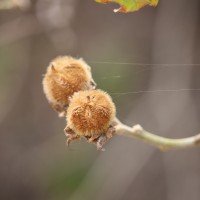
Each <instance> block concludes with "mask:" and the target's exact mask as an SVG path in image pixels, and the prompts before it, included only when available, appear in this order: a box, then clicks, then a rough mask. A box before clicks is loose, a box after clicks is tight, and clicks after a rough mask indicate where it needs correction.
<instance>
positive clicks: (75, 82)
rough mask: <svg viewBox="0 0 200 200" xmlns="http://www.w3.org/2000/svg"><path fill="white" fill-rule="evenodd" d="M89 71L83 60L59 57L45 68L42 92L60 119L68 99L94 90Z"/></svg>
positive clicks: (64, 111)
mask: <svg viewBox="0 0 200 200" xmlns="http://www.w3.org/2000/svg"><path fill="white" fill-rule="evenodd" d="M95 86H96V84H95V82H94V80H93V79H92V75H91V69H90V66H88V65H87V64H86V63H85V61H84V60H83V59H81V58H80V59H75V58H72V57H70V56H60V57H57V58H56V59H54V60H53V61H52V62H51V63H50V64H49V66H48V67H47V72H46V74H45V75H44V78H43V90H44V93H45V95H46V98H47V100H48V102H49V104H50V105H51V106H52V108H53V109H54V110H56V111H57V112H58V113H59V116H60V117H62V116H64V115H65V113H66V109H67V106H68V104H69V98H70V97H71V96H72V95H73V94H74V93H75V92H78V91H81V90H90V89H94V88H95Z"/></svg>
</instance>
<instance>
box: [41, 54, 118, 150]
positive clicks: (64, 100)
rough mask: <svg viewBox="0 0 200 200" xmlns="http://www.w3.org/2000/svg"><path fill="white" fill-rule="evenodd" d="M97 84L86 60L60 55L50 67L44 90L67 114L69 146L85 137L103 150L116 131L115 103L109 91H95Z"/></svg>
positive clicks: (59, 109)
mask: <svg viewBox="0 0 200 200" xmlns="http://www.w3.org/2000/svg"><path fill="white" fill-rule="evenodd" d="M95 86H96V84H95V82H94V81H93V79H92V75H91V70H90V67H89V66H88V65H87V64H86V63H85V62H84V61H83V60H82V59H75V58H72V57H69V56H63V57H58V58H56V59H54V60H53V61H52V62H51V63H50V65H49V66H48V68H47V72H46V74H45V76H44V79H43V89H44V93H45V95H46V97H47V100H48V102H49V103H50V105H51V106H52V108H53V109H54V110H56V111H57V112H58V113H59V116H66V119H67V126H66V128H65V129H64V131H65V134H66V136H67V145H69V144H70V142H71V141H73V140H77V139H79V138H85V139H86V140H87V141H88V142H90V143H93V144H95V145H96V146H97V149H101V150H102V149H103V145H104V144H105V143H106V142H107V141H108V140H109V139H110V138H111V137H112V135H113V133H114V131H115V130H114V128H113V126H112V123H113V120H114V118H115V115H116V109H115V105H114V103H113V101H112V99H111V97H110V96H109V95H108V94H107V93H106V92H104V91H102V90H99V89H98V90H95Z"/></svg>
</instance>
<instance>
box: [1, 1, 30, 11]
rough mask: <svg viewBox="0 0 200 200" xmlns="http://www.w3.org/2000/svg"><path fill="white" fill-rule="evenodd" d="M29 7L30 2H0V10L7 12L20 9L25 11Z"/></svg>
mask: <svg viewBox="0 0 200 200" xmlns="http://www.w3.org/2000/svg"><path fill="white" fill-rule="evenodd" d="M30 6H31V2H30V0H1V2H0V9H2V10H4V9H5V10H7V9H13V8H20V9H22V10H26V9H28V8H29V7H30Z"/></svg>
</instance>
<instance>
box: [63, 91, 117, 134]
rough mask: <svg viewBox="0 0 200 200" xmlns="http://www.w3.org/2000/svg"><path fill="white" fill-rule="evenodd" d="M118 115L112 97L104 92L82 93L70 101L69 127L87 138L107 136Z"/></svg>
mask: <svg viewBox="0 0 200 200" xmlns="http://www.w3.org/2000/svg"><path fill="white" fill-rule="evenodd" d="M115 115H116V109H115V105H114V103H113V102H112V99H111V97H110V96H109V95H108V94H107V93H106V92H104V91H102V90H90V91H80V92H77V93H75V94H74V95H73V97H72V99H71V100H70V104H69V108H68V112H67V121H68V127H69V128H70V129H72V130H73V131H74V132H75V133H76V134H78V135H80V136H85V137H87V136H88V137H94V136H97V137H98V136H101V134H106V131H107V130H108V128H109V126H110V125H111V122H112V121H113V119H114V117H115Z"/></svg>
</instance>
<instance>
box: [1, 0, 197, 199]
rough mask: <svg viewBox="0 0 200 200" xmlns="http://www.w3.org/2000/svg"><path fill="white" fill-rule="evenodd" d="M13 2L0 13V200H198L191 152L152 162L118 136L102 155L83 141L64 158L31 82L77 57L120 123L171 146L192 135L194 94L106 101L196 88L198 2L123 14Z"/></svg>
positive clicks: (89, 4)
mask: <svg viewBox="0 0 200 200" xmlns="http://www.w3.org/2000/svg"><path fill="white" fill-rule="evenodd" d="M4 1H8V0H4ZM10 1H11V0H10ZM15 1H16V2H18V3H19V7H18V8H10V9H8V8H7V9H5V8H2V9H1V10H0V106H1V107H0V199H1V200H36V199H37V200H66V199H67V200H93V199H96V200H102V199H104V200H124V199H126V200H129V199H130V200H160V199H162V200H189V199H191V200H199V199H200V156H199V155H200V149H187V150H182V151H170V152H160V151H159V150H157V149H155V148H154V147H152V146H149V145H147V144H144V143H142V142H141V141H138V140H131V139H129V138H125V137H120V136H115V137H114V138H113V139H112V140H111V141H110V142H109V144H107V145H106V152H99V151H96V149H95V147H94V146H93V145H91V144H88V143H86V142H85V141H80V142H77V143H74V144H72V149H68V148H66V146H65V136H64V133H63V128H64V127H65V123H66V122H65V119H60V118H58V117H57V114H56V113H55V112H54V111H53V110H52V109H51V108H50V106H49V105H48V103H47V101H46V99H45V96H44V94H43V91H42V84H41V81H42V74H44V73H45V70H46V66H47V65H48V63H49V62H50V61H51V59H53V58H54V57H56V56H58V55H72V56H75V57H83V58H84V59H85V60H86V61H87V62H88V63H89V64H90V65H91V67H92V72H93V76H94V79H95V81H96V82H97V84H98V88H101V89H103V90H105V91H108V92H109V93H110V94H111V96H112V98H113V100H114V102H115V103H116V106H117V115H118V117H119V119H121V121H123V122H124V123H126V124H128V125H133V124H136V123H140V124H142V125H143V126H144V128H145V129H147V130H149V131H151V132H153V133H155V134H158V135H162V136H165V137H172V138H181V137H187V136H192V135H194V134H196V133H198V132H199V131H200V123H199V119H200V109H199V108H200V107H199V102H200V92H198V91H189V90H185V91H179V92H177V91H176V92H153V93H140V94H123V95H121V94H116V93H126V92H129V91H141V90H142V91H146V90H148V91H149V90H177V89H184V88H185V89H186V88H200V78H199V77H200V65H191V64H192V63H193V64H194V63H195V64H198V63H200V1H199V0H192V1H190V2H188V1H187V0H174V1H172V0H168V1H165V0H160V2H159V5H158V7H156V8H152V7H145V8H143V9H141V10H140V11H138V12H135V13H129V14H124V13H113V12H112V9H113V8H116V5H115V4H111V5H100V4H98V3H95V2H94V0H84V1H83V0H33V1H29V0H15ZM99 61H100V63H98V62H99ZM101 62H103V63H101ZM106 62H111V63H106ZM120 63H121V64H120ZM123 63H124V64H123ZM125 63H132V64H125ZM138 63H139V64H138ZM155 63H156V64H158V65H154V64H155ZM145 64H153V65H145ZM163 64H165V65H163ZM177 64H178V65H177Z"/></svg>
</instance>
